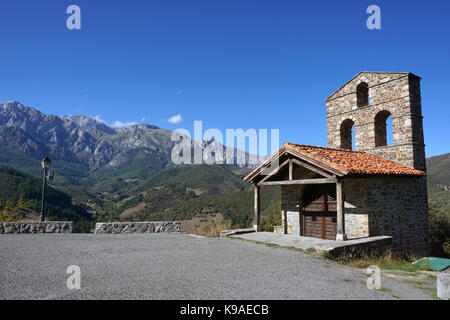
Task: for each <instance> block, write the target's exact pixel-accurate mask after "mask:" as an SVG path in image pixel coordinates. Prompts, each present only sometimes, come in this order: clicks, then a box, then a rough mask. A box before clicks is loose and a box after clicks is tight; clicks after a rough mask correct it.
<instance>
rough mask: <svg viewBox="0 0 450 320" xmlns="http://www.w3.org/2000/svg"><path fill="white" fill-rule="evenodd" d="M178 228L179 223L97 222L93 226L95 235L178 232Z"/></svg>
mask: <svg viewBox="0 0 450 320" xmlns="http://www.w3.org/2000/svg"><path fill="white" fill-rule="evenodd" d="M180 228H181V222H180V221H148V222H99V223H97V224H96V225H95V233H113V234H119V233H159V232H179V231H180Z"/></svg>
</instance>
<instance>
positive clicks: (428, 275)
mask: <svg viewBox="0 0 450 320" xmlns="http://www.w3.org/2000/svg"><path fill="white" fill-rule="evenodd" d="M427 278H428V279H432V280H436V279H437V277H436V276H435V275H434V274H427Z"/></svg>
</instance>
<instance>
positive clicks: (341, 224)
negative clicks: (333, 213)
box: [336, 178, 347, 241]
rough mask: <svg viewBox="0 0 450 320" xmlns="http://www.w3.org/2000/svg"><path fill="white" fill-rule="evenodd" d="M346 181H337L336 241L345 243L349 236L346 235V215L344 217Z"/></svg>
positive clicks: (339, 179)
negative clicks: (344, 184)
mask: <svg viewBox="0 0 450 320" xmlns="http://www.w3.org/2000/svg"><path fill="white" fill-rule="evenodd" d="M343 183H344V180H343V179H341V178H338V179H337V181H336V205H337V232H336V240H337V241H345V240H347V235H346V234H345V215H344V189H343Z"/></svg>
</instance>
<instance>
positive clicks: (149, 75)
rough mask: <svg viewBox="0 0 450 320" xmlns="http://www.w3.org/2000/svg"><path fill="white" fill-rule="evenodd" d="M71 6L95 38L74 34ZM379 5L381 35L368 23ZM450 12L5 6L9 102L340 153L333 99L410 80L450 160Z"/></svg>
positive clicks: (418, 8)
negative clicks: (406, 75) (390, 75)
mask: <svg viewBox="0 0 450 320" xmlns="http://www.w3.org/2000/svg"><path fill="white" fill-rule="evenodd" d="M71 4H76V5H78V6H79V7H80V8H81V19H82V21H81V30H68V29H67V28H66V19H67V17H68V14H66V8H67V7H68V6H69V5H71ZM371 4H376V5H378V6H380V8H381V25H382V29H381V30H369V29H367V27H366V19H367V17H368V16H369V15H368V14H366V8H367V7H368V6H369V5H371ZM449 16H450V2H449V1H362V0H361V1H356V0H355V1H337V0H336V1H334V0H327V1H325V0H322V1H298V0H297V1H283V0H277V1H275V0H258V1H250V0H208V1H197V0H183V1H172V0H161V1H155V0H148V1H133V0H128V1H123V0H120V1H119V0H117V1H100V0H89V1H83V0H71V1H64V0H59V1H22V0H14V1H13V0H3V1H2V2H1V3H0V39H1V48H0V75H1V76H0V101H10V100H17V101H20V102H21V103H23V104H25V105H27V106H33V107H36V108H38V109H39V110H41V111H43V112H45V113H53V114H57V115H71V114H76V113H82V114H86V115H89V116H92V117H95V116H98V117H99V118H100V119H102V120H104V121H106V122H107V123H108V124H113V123H114V122H115V121H120V122H121V123H126V122H144V123H149V124H155V125H157V126H160V127H164V128H168V129H176V128H186V129H188V130H190V131H191V132H192V131H193V121H194V120H202V121H203V127H204V129H208V128H218V129H220V130H223V132H225V129H226V128H235V129H236V128H244V129H248V128H256V129H258V128H267V129H271V128H279V129H280V142H281V143H283V142H284V141H289V142H296V143H305V144H313V145H323V146H326V145H327V140H326V117H325V102H324V99H325V98H326V97H327V96H328V95H329V94H331V93H332V92H333V91H335V90H336V89H337V88H339V87H340V86H341V85H342V84H343V83H345V82H346V81H347V80H349V79H351V78H352V77H353V76H354V75H355V74H357V73H358V72H359V71H362V70H364V71H410V72H413V73H415V74H417V75H419V76H421V77H422V78H423V80H422V106H423V116H424V130H425V143H426V145H427V147H426V152H427V156H432V155H437V154H442V153H446V152H450V142H449V141H450V130H449V128H448V126H449V125H448V121H449V119H450V105H449V104H450V102H449V100H448V98H447V94H448V91H449V89H450V78H449V71H450V70H449V69H450V41H449V40H450V39H449V38H450V32H449V31H450V22H448V21H449ZM174 115H181V119H182V121H181V122H179V123H176V124H174V123H169V122H168V121H167V119H169V118H170V117H172V116H174Z"/></svg>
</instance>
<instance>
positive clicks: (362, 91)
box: [356, 82, 369, 108]
mask: <svg viewBox="0 0 450 320" xmlns="http://www.w3.org/2000/svg"><path fill="white" fill-rule="evenodd" d="M356 105H357V106H358V108H360V107H366V106H368V105H369V85H368V84H367V83H365V82H361V83H360V84H358V86H357V87H356Z"/></svg>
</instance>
